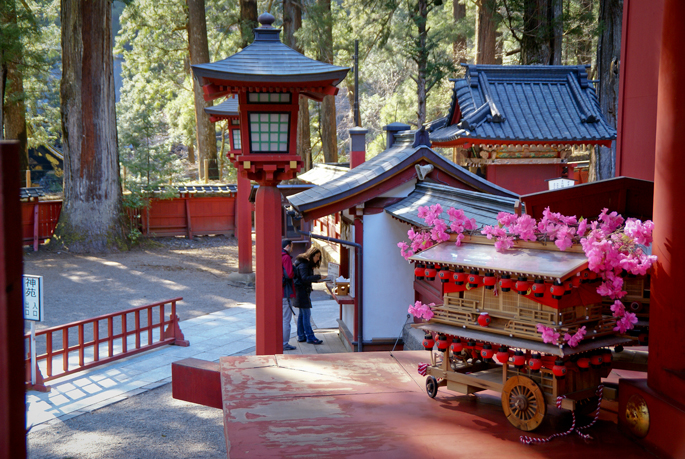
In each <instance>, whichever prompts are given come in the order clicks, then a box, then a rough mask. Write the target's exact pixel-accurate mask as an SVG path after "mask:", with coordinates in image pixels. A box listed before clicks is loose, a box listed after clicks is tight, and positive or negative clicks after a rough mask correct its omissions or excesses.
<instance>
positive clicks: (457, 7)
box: [452, 0, 467, 64]
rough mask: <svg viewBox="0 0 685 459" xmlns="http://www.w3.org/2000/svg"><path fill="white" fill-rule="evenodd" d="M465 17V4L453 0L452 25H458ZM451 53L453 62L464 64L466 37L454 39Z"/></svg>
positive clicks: (461, 35)
mask: <svg viewBox="0 0 685 459" xmlns="http://www.w3.org/2000/svg"><path fill="white" fill-rule="evenodd" d="M465 17H466V4H465V3H463V0H454V1H453V2H452V18H453V19H454V24H455V25H456V24H459V23H460V22H461V21H463V20H464V18H465ZM452 53H453V55H454V62H457V63H459V64H464V63H466V53H467V51H466V35H464V34H459V35H457V36H456V37H455V39H454V43H452Z"/></svg>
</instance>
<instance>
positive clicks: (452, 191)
mask: <svg viewBox="0 0 685 459" xmlns="http://www.w3.org/2000/svg"><path fill="white" fill-rule="evenodd" d="M435 204H440V205H441V206H442V209H443V214H442V216H443V220H444V221H445V223H447V226H448V227H449V224H450V221H449V217H448V215H447V209H449V208H450V207H454V208H455V209H462V210H463V211H464V214H465V215H466V216H467V217H468V218H475V219H476V224H477V225H478V227H482V226H484V225H497V214H498V213H499V212H509V213H514V205H515V204H516V199H514V198H509V197H504V196H495V195H492V194H486V193H479V192H477V191H469V190H462V189H460V188H453V187H450V186H445V185H439V184H437V183H429V182H422V183H418V184H417V185H416V188H415V189H414V191H412V192H411V193H410V194H409V196H407V197H406V198H405V199H403V200H402V201H400V202H398V203H395V204H393V205H391V206H388V207H386V208H385V211H386V212H387V213H389V214H390V215H392V216H393V217H395V218H398V219H399V220H402V221H404V222H406V223H409V224H410V225H412V226H417V227H425V226H426V224H425V222H424V221H423V219H422V218H419V207H422V206H432V205H435Z"/></svg>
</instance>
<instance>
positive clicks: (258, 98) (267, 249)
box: [192, 13, 349, 355]
mask: <svg viewBox="0 0 685 459" xmlns="http://www.w3.org/2000/svg"><path fill="white" fill-rule="evenodd" d="M258 21H259V23H260V24H261V27H258V28H256V29H254V35H255V40H254V42H253V43H252V44H251V45H249V46H248V47H246V48H245V49H243V50H242V51H240V52H239V53H237V54H234V55H233V56H230V57H228V58H226V59H224V60H222V61H218V62H213V63H210V64H200V65H194V66H192V67H193V73H194V75H195V78H199V79H200V83H201V84H202V86H203V90H204V93H205V99H206V100H213V99H217V98H219V97H225V96H227V95H229V94H235V95H237V96H238V102H239V113H240V115H239V123H240V136H241V140H242V142H241V144H242V145H241V154H240V155H238V156H237V157H236V160H235V164H236V165H237V167H238V171H239V173H240V175H242V176H243V177H246V178H248V179H250V180H254V181H255V182H257V183H259V185H260V186H259V190H258V191H257V197H256V217H255V220H256V221H255V223H256V231H257V266H256V268H257V269H256V290H257V351H256V352H257V355H268V354H280V353H282V352H283V327H282V325H283V321H282V306H281V304H282V303H281V298H282V290H281V277H282V274H281V266H280V265H281V225H282V222H281V193H280V191H279V190H278V189H277V188H276V186H277V185H278V183H279V182H280V181H281V180H289V179H292V178H294V177H295V175H296V174H297V172H298V171H299V170H300V168H301V167H302V163H303V161H302V159H301V158H300V157H299V156H298V155H297V153H296V151H297V150H296V149H297V116H298V113H299V104H298V100H299V96H300V95H303V96H306V97H309V98H311V99H314V100H317V101H321V100H323V98H324V97H325V96H327V95H335V94H337V92H338V88H336V85H337V84H338V83H340V82H341V81H342V80H343V78H345V76H346V75H347V72H348V71H349V69H348V68H343V67H337V66H335V65H330V64H326V63H323V62H318V61H315V60H312V59H309V58H307V57H305V56H303V55H302V54H300V53H298V52H297V51H295V50H293V49H291V48H289V47H288V46H286V45H284V44H283V43H281V40H280V38H279V34H280V32H281V30H280V29H275V28H274V27H272V25H271V24H273V22H274V17H273V16H272V15H271V14H269V13H264V14H262V15H261V16H259V18H258ZM238 192H239V193H240V191H238ZM239 233H240V231H239Z"/></svg>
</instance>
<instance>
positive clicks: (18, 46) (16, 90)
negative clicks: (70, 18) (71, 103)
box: [0, 0, 33, 186]
mask: <svg viewBox="0 0 685 459" xmlns="http://www.w3.org/2000/svg"><path fill="white" fill-rule="evenodd" d="M0 8H1V9H0V25H1V26H2V34H1V35H0V36H1V37H2V40H0V41H2V44H1V45H0V55H1V56H2V57H1V58H0V69H1V70H0V77H1V78H2V83H0V89H2V92H1V93H0V94H2V99H1V100H0V101H1V102H2V117H1V118H0V123H1V124H0V131H1V130H2V127H3V125H4V138H5V139H8V140H18V141H19V151H20V153H21V156H20V158H21V161H20V167H21V170H22V171H25V170H27V169H28V168H29V161H28V136H27V133H26V105H25V104H24V97H25V94H24V78H23V67H24V49H23V46H22V42H21V41H22V36H21V35H22V32H24V33H26V32H27V28H26V27H22V25H21V24H20V18H19V17H18V16H19V13H18V11H17V7H16V4H15V2H14V0H6V2H5V3H4V5H3V6H2V7H0ZM22 13H23V14H22V15H21V16H23V17H22V20H23V21H22V22H24V23H26V22H33V21H32V19H33V18H32V17H31V14H30V11H28V6H24V10H23V11H22ZM22 28H23V29H24V30H22ZM24 177H25V175H23V174H22V183H25V178H24ZM29 185H30V184H26V186H29Z"/></svg>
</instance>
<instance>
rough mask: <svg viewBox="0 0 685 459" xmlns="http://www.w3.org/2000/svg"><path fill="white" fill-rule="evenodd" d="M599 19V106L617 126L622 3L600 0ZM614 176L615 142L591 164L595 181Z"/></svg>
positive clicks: (610, 122)
mask: <svg viewBox="0 0 685 459" xmlns="http://www.w3.org/2000/svg"><path fill="white" fill-rule="evenodd" d="M599 19H600V22H601V25H602V29H601V30H602V32H601V34H600V36H599V42H598V45H597V70H598V74H599V106H600V108H601V110H602V114H603V115H604V117H605V118H606V120H607V122H608V123H609V124H610V125H612V126H613V127H614V128H615V127H616V118H617V115H618V76H619V64H620V58H621V24H622V19H623V0H601V1H600V6H599ZM615 173H616V141H613V142H611V148H606V147H597V148H596V149H595V158H592V161H591V163H590V176H591V178H594V179H595V180H603V179H607V178H611V177H613V176H614V175H615Z"/></svg>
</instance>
